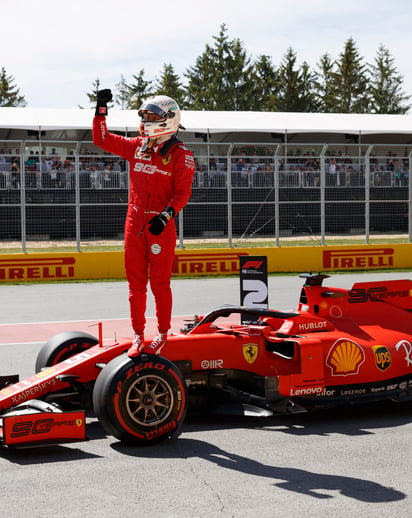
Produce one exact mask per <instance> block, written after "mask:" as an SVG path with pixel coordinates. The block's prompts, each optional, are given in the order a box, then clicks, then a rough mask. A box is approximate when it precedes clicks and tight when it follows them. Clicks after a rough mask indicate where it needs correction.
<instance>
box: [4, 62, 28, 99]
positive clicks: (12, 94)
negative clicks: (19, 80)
mask: <svg viewBox="0 0 412 518" xmlns="http://www.w3.org/2000/svg"><path fill="white" fill-rule="evenodd" d="M26 104H27V103H26V100H25V98H24V96H23V95H20V89H19V88H18V87H17V86H16V85H15V80H14V77H13V76H11V75H8V74H7V72H6V69H5V68H4V67H2V68H1V70H0V106H1V107H3V108H12V107H14V108H15V107H18V106H21V107H24V106H26Z"/></svg>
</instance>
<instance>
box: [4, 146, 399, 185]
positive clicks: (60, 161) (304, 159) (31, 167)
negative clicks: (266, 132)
mask: <svg viewBox="0 0 412 518" xmlns="http://www.w3.org/2000/svg"><path fill="white" fill-rule="evenodd" d="M234 153H237V154H233V155H232V157H231V159H230V164H228V158H227V157H226V156H211V157H204V158H203V157H201V156H199V157H196V154H195V160H196V164H197V169H196V174H195V180H194V188H195V189H196V188H227V185H228V170H229V169H230V171H231V175H230V182H231V185H232V187H234V188H259V187H273V186H274V184H275V170H277V171H278V184H279V187H283V188H285V187H288V188H316V187H319V186H320V178H321V174H320V171H321V159H320V156H319V153H316V152H313V151H312V152H296V151H295V153H294V154H291V155H288V156H282V157H281V158H279V159H278V164H277V167H275V163H274V158H273V155H272V154H271V152H270V151H269V150H268V149H263V148H262V149H259V152H256V151H254V152H253V151H251V152H240V151H239V150H234ZM21 160H22V159H21V157H20V154H19V151H18V150H16V152H15V153H13V151H12V150H10V149H8V150H5V149H1V148H0V189H20V188H21V174H22V173H21V171H22V170H23V168H22V164H21ZM324 163H325V178H326V186H335V187H348V186H362V185H364V184H365V159H364V157H357V156H349V155H343V154H342V153H341V152H340V151H337V152H331V153H329V154H328V156H326V157H325V162H324ZM228 166H229V167H228ZM126 168H127V165H126V163H125V161H124V160H123V159H121V158H118V157H114V156H108V155H102V154H98V153H96V152H94V151H92V150H88V149H82V150H80V154H79V155H78V157H76V154H75V152H74V150H68V151H67V152H66V153H65V156H64V157H62V156H60V154H59V152H58V151H57V150H56V148H51V149H50V151H49V152H47V153H46V152H42V153H41V154H39V152H38V151H33V150H30V151H29V152H28V153H27V155H26V156H25V159H24V171H25V188H27V189H73V188H74V186H75V172H76V171H77V170H78V171H79V179H80V182H79V183H80V187H81V188H83V189H102V188H103V189H104V188H113V189H127V188H128V175H127V169H126ZM369 171H370V185H371V186H374V187H381V186H382V187H402V186H407V185H408V182H409V160H408V159H407V158H401V157H398V156H397V154H396V153H394V152H392V151H388V152H387V153H386V156H384V157H377V156H371V157H370V158H369Z"/></svg>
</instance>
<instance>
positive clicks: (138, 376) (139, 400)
mask: <svg viewBox="0 0 412 518" xmlns="http://www.w3.org/2000/svg"><path fill="white" fill-rule="evenodd" d="M93 408H94V412H95V414H96V416H97V418H98V419H99V421H100V423H101V425H102V426H103V428H104V429H105V431H106V432H107V433H108V434H110V435H113V436H114V437H116V438H117V439H119V440H121V441H123V442H125V443H131V444H150V443H152V444H153V443H156V442H159V441H162V440H165V439H169V438H171V437H175V436H177V435H178V434H179V432H180V428H181V426H182V424H183V421H184V419H185V417H186V411H187V389H186V383H185V381H184V379H183V377H182V375H181V373H180V371H179V369H178V368H177V367H176V366H175V365H174V364H173V363H172V362H170V361H169V360H167V359H166V358H163V357H161V356H153V355H146V354H143V355H141V356H139V357H137V358H129V357H128V356H127V355H126V354H122V355H121V356H119V357H117V358H115V359H114V360H112V361H111V362H110V363H109V364H107V365H106V367H104V369H103V371H102V372H101V373H100V374H99V376H98V378H97V380H96V383H95V386H94V390H93Z"/></svg>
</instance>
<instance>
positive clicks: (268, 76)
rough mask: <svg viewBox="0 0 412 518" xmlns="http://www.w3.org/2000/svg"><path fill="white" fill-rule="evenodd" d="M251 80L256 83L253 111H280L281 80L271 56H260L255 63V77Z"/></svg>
mask: <svg viewBox="0 0 412 518" xmlns="http://www.w3.org/2000/svg"><path fill="white" fill-rule="evenodd" d="M249 80H252V81H254V84H255V87H254V93H253V110H256V111H278V100H277V94H278V91H279V80H278V74H277V71H276V68H275V67H274V66H273V64H272V60H271V58H270V57H269V56H265V55H262V56H259V57H258V59H257V60H256V61H255V63H254V76H252V77H250V78H249Z"/></svg>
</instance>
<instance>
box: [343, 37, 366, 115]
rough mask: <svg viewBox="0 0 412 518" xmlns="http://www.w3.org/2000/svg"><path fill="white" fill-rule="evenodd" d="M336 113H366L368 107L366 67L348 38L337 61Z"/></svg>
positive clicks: (352, 42)
mask: <svg viewBox="0 0 412 518" xmlns="http://www.w3.org/2000/svg"><path fill="white" fill-rule="evenodd" d="M336 86H337V89H336V90H337V92H336V104H335V110H334V111H335V112H336V113H367V112H368V111H369V106H370V98H369V94H368V90H369V82H368V76H367V66H366V65H365V64H364V63H363V58H362V57H361V56H360V54H359V50H358V49H357V47H356V44H355V41H354V40H353V38H349V39H348V40H347V41H346V43H345V47H344V50H343V52H342V53H341V54H340V57H339V59H338V61H337V73H336Z"/></svg>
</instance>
